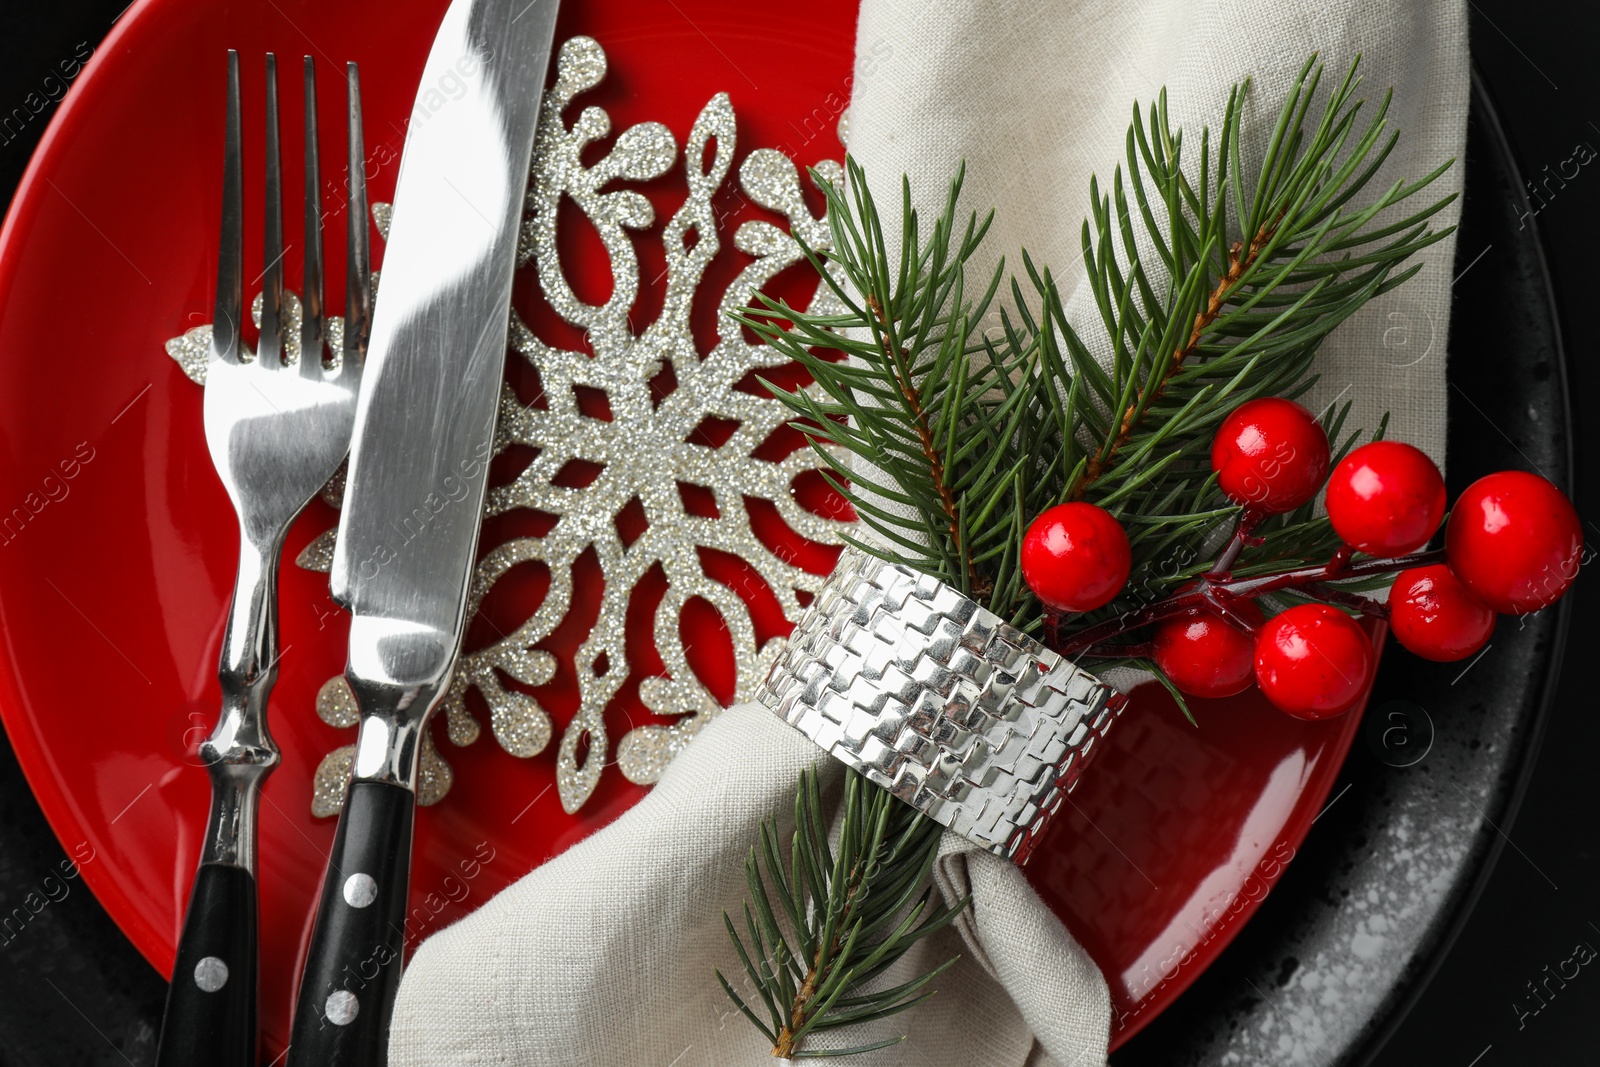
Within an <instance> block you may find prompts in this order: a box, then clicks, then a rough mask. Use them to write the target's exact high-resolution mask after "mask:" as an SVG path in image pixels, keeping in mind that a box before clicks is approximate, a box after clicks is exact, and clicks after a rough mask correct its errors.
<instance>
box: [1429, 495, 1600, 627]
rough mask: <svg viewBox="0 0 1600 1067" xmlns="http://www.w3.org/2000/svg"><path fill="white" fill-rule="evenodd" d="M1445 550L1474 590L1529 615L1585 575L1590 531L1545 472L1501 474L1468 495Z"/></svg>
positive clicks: (1502, 607) (1505, 610) (1454, 515)
mask: <svg viewBox="0 0 1600 1067" xmlns="http://www.w3.org/2000/svg"><path fill="white" fill-rule="evenodd" d="M1444 547H1445V555H1446V558H1448V560H1449V561H1450V569H1451V571H1453V572H1454V573H1455V576H1456V577H1457V578H1459V579H1460V580H1461V584H1462V585H1464V586H1466V587H1467V591H1468V592H1470V593H1471V594H1472V595H1473V596H1474V597H1476V598H1477V599H1479V600H1481V601H1483V602H1484V603H1485V604H1487V605H1488V606H1489V607H1491V608H1493V609H1494V610H1495V611H1498V612H1501V613H1502V614H1506V615H1525V614H1527V613H1528V612H1530V611H1538V610H1539V609H1540V608H1543V607H1547V606H1548V605H1550V604H1553V603H1555V602H1556V601H1557V600H1558V599H1560V597H1561V594H1563V593H1565V592H1566V591H1567V589H1568V588H1570V587H1571V585H1572V583H1573V581H1574V580H1575V579H1576V578H1577V577H1578V564H1579V563H1580V562H1581V559H1582V556H1583V529H1582V526H1581V525H1580V524H1579V522H1578V513H1577V511H1575V510H1574V509H1573V507H1572V503H1571V501H1569V500H1568V499H1567V498H1566V496H1565V495H1564V494H1563V493H1562V492H1561V490H1559V489H1557V488H1556V487H1555V486H1553V485H1551V484H1550V483H1549V482H1548V481H1546V480H1545V479H1543V478H1541V477H1539V476H1538V475H1537V474H1529V473H1527V472H1526V471H1500V472H1499V473H1497V474H1490V475H1488V476H1487V477H1483V478H1479V479H1478V480H1477V481H1475V482H1473V483H1472V484H1471V485H1469V486H1467V489H1466V492H1464V493H1462V494H1461V497H1460V498H1459V499H1458V500H1457V501H1456V505H1455V507H1454V508H1452V509H1451V510H1450V522H1449V524H1448V525H1447V526H1446V528H1445V535H1444Z"/></svg>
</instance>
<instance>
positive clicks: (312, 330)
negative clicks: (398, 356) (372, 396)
mask: <svg viewBox="0 0 1600 1067" xmlns="http://www.w3.org/2000/svg"><path fill="white" fill-rule="evenodd" d="M305 83H306V91H305V98H306V121H305V132H306V206H305V214H306V220H305V222H306V252H305V284H304V285H303V286H302V288H304V289H305V292H304V293H302V294H301V296H300V359H301V361H302V362H304V363H305V364H306V365H307V366H308V367H310V368H315V367H316V366H317V365H319V364H321V362H322V329H323V326H322V174H321V171H320V169H319V168H318V166H317V157H318V156H319V155H321V149H320V146H319V144H318V142H317V67H316V61H315V60H314V59H312V58H311V57H310V56H306V58H305Z"/></svg>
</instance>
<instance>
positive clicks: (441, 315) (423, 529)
mask: <svg viewBox="0 0 1600 1067" xmlns="http://www.w3.org/2000/svg"><path fill="white" fill-rule="evenodd" d="M558 6H559V5H558V0H531V2H530V0H454V2H453V3H451V5H450V8H449V10H448V11H446V13H445V16H444V21H443V23H442V24H441V25H440V27H439V32H438V35H437V36H436V37H435V38H434V42H433V48H432V50H431V51H430V52H429V54H428V61H427V65H426V66H425V67H424V68H423V72H422V81H421V83H420V85H419V87H418V92H417V102H416V105H415V106H414V108H413V110H412V113H411V118H410V126H409V128H408V130H407V134H406V144H405V151H404V153H403V155H402V157H401V162H400V176H399V181H398V184H397V186H396V190H395V199H394V215H393V220H392V222H391V224H390V230H389V239H388V243H387V247H386V248H385V251H384V257H383V283H382V286H381V288H380V291H379V296H378V300H377V303H376V307H375V308H374V311H373V320H372V338H371V342H370V347H369V348H368V351H367V362H366V369H365V372H364V377H365V381H364V385H363V390H362V394H361V400H360V403H359V405H358V407H357V409H356V422H355V435H354V441H353V443H352V445H351V450H350V468H349V474H348V477H347V479H346V483H345V493H344V506H343V510H342V512H341V514H340V517H339V535H338V544H337V548H336V550H335V554H334V562H333V579H332V581H333V595H334V597H335V599H337V600H338V601H339V602H340V603H342V604H343V605H345V606H346V607H348V608H349V609H350V611H351V615H352V618H351V622H350V647H349V658H348V660H347V663H346V667H345V677H346V678H347V679H348V680H349V682H350V687H351V689H352V690H353V691H354V692H355V695H356V700H357V702H358V703H359V705H360V709H361V727H360V733H359V735H358V737H357V740H356V756H355V772H354V776H353V779H352V781H351V783H350V787H349V790H348V791H347V792H346V794H345V803H344V810H343V812H342V813H341V815H340V817H339V829H338V832H337V835H336V836H335V838H334V844H333V851H332V853H331V854H330V855H329V858H328V868H327V871H326V873H325V874H324V876H323V885H322V894H321V899H320V901H319V904H318V908H317V918H316V923H315V925H314V927H313V930H312V935H311V945H310V948H309V951H308V955H307V958H306V963H305V968H304V970H303V972H302V974H301V979H300V988H299V992H298V995H297V998H296V1007H295V1018H294V1024H293V1028H292V1034H291V1041H290V1046H289V1058H288V1062H289V1065H290V1067H302V1065H304V1067H329V1065H334V1067H338V1065H355V1064H361V1065H372V1067H378V1065H381V1064H383V1063H385V1062H386V1060H387V1054H388V1053H387V1050H388V1029H389V1017H390V1013H391V1010H392V1008H393V1005H394V994H395V990H396V988H397V986H398V984H399V980H400V968H401V954H402V952H403V951H404V949H405V925H406V924H405V913H406V890H407V883H408V880H409V874H410V866H411V863H410V860H411V826H412V816H413V813H414V811H415V806H416V784H417V758H418V752H419V749H420V745H421V741H422V731H423V729H424V728H425V727H426V724H427V719H428V715H429V713H430V712H431V711H432V710H433V708H434V706H435V704H436V703H437V702H438V700H439V698H440V696H441V695H442V694H443V693H444V691H445V689H446V687H447V686H448V685H449V681H450V674H451V671H452V670H453V668H454V666H455V661H456V657H457V654H458V652H459V649H460V645H461V635H462V629H463V625H464V621H465V619H464V616H465V613H466V601H467V586H468V583H469V581H470V578H471V574H472V567H473V563H474V556H475V554H476V551H477V545H478V525H479V520H480V516H481V514H482V510H483V499H484V491H485V483H486V481H487V476H488V466H489V459H490V454H491V450H492V445H493V438H494V423H495V414H496V411H497V409H498V407H499V398H500V383H501V375H502V372H503V368H504V364H505V352H506V334H507V324H508V316H509V313H510V305H511V276H512V271H513V269H514V267H515V262H516V251H517V231H518V225H519V222H520V220H521V217H522V210H523V198H524V196H525V194H526V191H527V182H528V165H529V158H530V156H531V154H532V150H533V136H534V128H535V126H536V124H537V121H538V116H539V102H540V97H541V95H542V93H543V90H544V74H545V70H546V67H547V65H548V63H549V59H550V48H551V39H552V37H553V34H554V30H555V19H556V9H557V7H558Z"/></svg>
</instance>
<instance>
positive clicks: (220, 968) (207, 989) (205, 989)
mask: <svg viewBox="0 0 1600 1067" xmlns="http://www.w3.org/2000/svg"><path fill="white" fill-rule="evenodd" d="M194 984H195V985H197V986H199V987H200V992H202V993H215V992H216V991H217V990H219V989H221V988H222V987H223V986H225V985H227V984H228V965H227V964H226V963H223V962H222V961H221V960H220V959H218V958H217V957H215V956H207V957H206V958H205V959H203V960H201V961H200V962H199V963H197V964H195V965H194Z"/></svg>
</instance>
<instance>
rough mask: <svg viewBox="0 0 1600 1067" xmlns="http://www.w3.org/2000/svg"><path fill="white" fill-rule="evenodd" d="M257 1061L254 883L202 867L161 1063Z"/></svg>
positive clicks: (235, 871) (238, 1065)
mask: <svg viewBox="0 0 1600 1067" xmlns="http://www.w3.org/2000/svg"><path fill="white" fill-rule="evenodd" d="M255 1062H256V880H255V877H254V876H253V875H252V874H251V873H250V872H249V871H247V870H245V869H244V868H243V867H229V866H223V865H222V864H217V863H204V864H201V865H200V867H199V869H198V870H196V871H195V875H194V891H193V892H192V893H190V894H189V910H188V912H187V913H185V915H184V918H183V934H182V935H181V936H180V937H179V938H178V958H177V961H176V962H175V963H174V964H173V965H172V984H171V985H170V986H168V987H167V1007H166V1012H165V1013H164V1014H163V1015H162V1017H161V1038H160V1041H159V1043H158V1044H157V1046H156V1064H157V1067H201V1065H215V1067H252V1065H253V1064H254V1063H255Z"/></svg>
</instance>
